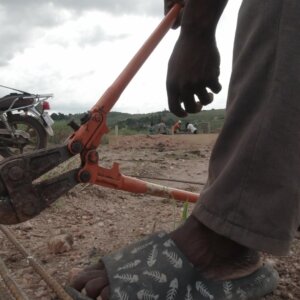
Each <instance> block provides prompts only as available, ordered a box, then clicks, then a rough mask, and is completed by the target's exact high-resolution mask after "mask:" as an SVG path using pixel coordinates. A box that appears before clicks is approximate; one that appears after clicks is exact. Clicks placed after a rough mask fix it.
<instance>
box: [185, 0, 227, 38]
mask: <svg viewBox="0 0 300 300" xmlns="http://www.w3.org/2000/svg"><path fill="white" fill-rule="evenodd" d="M227 2H228V0H187V1H186V5H185V7H184V13H183V17H182V21H181V28H182V31H183V32H187V33H189V32H190V33H196V34H197V33H199V34H203V33H206V34H212V33H213V34H214V33H215V30H216V27H217V24H218V21H219V19H220V17H221V15H222V13H223V10H224V8H225V6H226V4H227Z"/></svg>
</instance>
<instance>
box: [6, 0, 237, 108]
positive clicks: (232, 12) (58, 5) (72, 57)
mask: <svg viewBox="0 0 300 300" xmlns="http://www.w3.org/2000/svg"><path fill="white" fill-rule="evenodd" d="M237 2H240V0H239V1H234V4H233V1H231V3H229V4H228V7H227V9H226V11H225V13H224V16H223V17H222V20H221V23H220V25H219V29H218V44H219V48H220V51H221V54H222V66H221V82H222V84H223V86H224V89H223V92H222V93H220V95H218V96H216V100H215V101H214V103H213V104H211V105H210V107H224V106H225V99H226V93H227V88H226V86H227V84H228V80H229V74H230V70H231V55H232V54H231V53H232V41H233V33H234V27H235V20H236V14H237V6H238V5H237V4H238V3H237ZM23 3H24V2H23V1H16V0H9V1H7V3H6V1H5V4H6V6H4V5H3V4H0V16H1V17H2V16H3V18H0V20H2V21H0V25H1V28H2V30H1V33H0V38H1V37H2V38H3V39H4V41H5V42H6V43H5V45H4V46H3V47H1V49H0V57H1V60H0V65H2V66H0V78H1V82H0V84H4V85H8V86H12V87H15V88H18V89H23V90H27V91H32V92H34V93H44V92H53V93H54V94H55V98H54V100H53V101H52V109H53V110H55V111H59V112H64V113H73V112H84V111H87V110H88V109H90V108H91V107H92V106H93V105H94V104H95V103H96V101H97V100H98V99H99V97H100V96H101V95H102V93H104V91H105V90H106V89H107V88H108V87H109V86H110V85H111V83H112V82H113V81H114V80H115V78H116V77H117V76H118V75H119V74H120V72H121V71H122V70H123V68H124V67H125V66H126V64H127V63H128V62H129V60H130V59H131V58H132V56H133V55H134V54H135V53H136V52H137V51H138V49H139V48H140V46H141V45H142V44H143V43H144V41H145V40H146V39H147V38H148V36H149V35H150V34H151V33H152V31H153V30H154V29H155V27H156V26H157V24H158V23H159V22H160V20H161V15H162V0H157V1H152V2H151V4H145V6H143V5H144V2H141V1H133V0H132V1H128V2H126V3H127V4H128V5H126V6H124V2H123V1H121V0H120V1H112V0H110V1H67V0H65V1H51V2H50V1H39V2H37V1H33V0H32V1H26V7H27V8H26V9H23V11H24V18H23V19H22V20H21V21H20V22H19V24H17V25H15V21H14V20H13V18H9V15H10V16H15V17H20V16H21V12H22V8H23V7H24V4H23ZM37 3H40V5H37ZM133 7H134V8H133ZM32 8H34V9H35V11H33V12H31V15H30V18H29V9H32ZM8 9H9V10H10V12H11V11H13V13H12V14H11V13H10V14H8V12H9V10H8ZM35 12H36V13H35ZM145 12H148V15H145ZM129 13H131V14H129ZM35 18H36V20H34V19H35ZM177 35H178V31H173V30H172V31H170V32H168V34H167V36H166V37H165V38H164V39H163V40H162V42H161V43H160V44H159V45H158V47H157V49H155V51H154V52H153V54H152V55H151V56H150V58H149V59H148V60H147V61H146V63H145V65H144V66H143V67H142V68H141V70H140V71H139V72H138V74H137V75H136V77H135V78H134V79H133V80H132V81H131V82H130V84H129V85H128V87H127V88H126V90H125V91H124V92H123V94H122V95H121V97H120V99H119V100H118V102H117V103H116V105H115V107H114V110H119V111H124V112H132V113H135V112H140V113H143V112H152V111H158V110H163V109H165V108H167V99H166V92H165V76H166V67H167V62H168V58H169V56H170V54H171V51H172V48H173V45H174V43H175V41H176V38H177ZM10 37H13V38H12V39H10ZM5 92H7V91H5ZM3 93H4V91H3V90H1V94H3Z"/></svg>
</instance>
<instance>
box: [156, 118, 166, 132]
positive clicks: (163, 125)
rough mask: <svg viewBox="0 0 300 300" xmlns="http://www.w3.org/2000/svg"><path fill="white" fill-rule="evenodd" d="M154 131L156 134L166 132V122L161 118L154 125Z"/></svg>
mask: <svg viewBox="0 0 300 300" xmlns="http://www.w3.org/2000/svg"><path fill="white" fill-rule="evenodd" d="M156 131H157V133H158V134H168V130H167V126H166V123H165V122H164V121H162V120H161V121H160V123H158V124H157V126H156Z"/></svg>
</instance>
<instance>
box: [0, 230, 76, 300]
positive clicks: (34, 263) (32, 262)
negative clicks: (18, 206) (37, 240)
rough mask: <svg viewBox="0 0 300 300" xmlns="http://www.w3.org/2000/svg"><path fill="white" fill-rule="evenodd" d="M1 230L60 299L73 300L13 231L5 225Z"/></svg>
mask: <svg viewBox="0 0 300 300" xmlns="http://www.w3.org/2000/svg"><path fill="white" fill-rule="evenodd" d="M0 230H1V231H2V232H3V233H4V234H5V235H6V237H7V238H8V239H9V240H10V241H11V242H12V243H13V244H14V246H15V247H16V248H17V249H18V250H19V252H20V253H22V255H23V256H24V257H25V258H26V259H27V262H28V264H29V265H30V266H31V267H32V268H33V269H34V270H35V271H36V272H37V273H38V274H39V275H40V276H41V277H42V278H43V280H44V281H45V282H46V283H47V284H48V285H49V287H51V288H52V290H53V291H54V292H55V293H56V294H57V296H58V297H59V299H62V300H72V297H71V296H70V295H69V294H67V292H66V291H65V290H64V289H63V287H62V286H61V285H60V284H59V283H58V282H57V281H56V280H55V279H54V278H53V277H51V276H50V275H49V274H47V272H46V271H45V269H44V268H43V267H42V266H41V265H40V264H39V263H38V262H37V261H36V260H35V259H34V258H33V256H32V255H30V254H29V253H28V252H27V251H26V249H25V248H24V247H23V246H22V245H21V244H20V243H19V242H18V241H17V239H16V238H15V237H14V235H13V233H12V232H11V231H10V230H9V229H8V228H7V227H5V226H3V225H0Z"/></svg>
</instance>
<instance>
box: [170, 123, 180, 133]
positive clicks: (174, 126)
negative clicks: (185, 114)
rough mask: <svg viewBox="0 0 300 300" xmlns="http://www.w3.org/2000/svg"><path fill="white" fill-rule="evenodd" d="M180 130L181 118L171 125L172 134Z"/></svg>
mask: <svg viewBox="0 0 300 300" xmlns="http://www.w3.org/2000/svg"><path fill="white" fill-rule="evenodd" d="M180 131H181V120H178V121H176V122H175V124H174V125H173V126H172V134H176V133H180Z"/></svg>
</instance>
